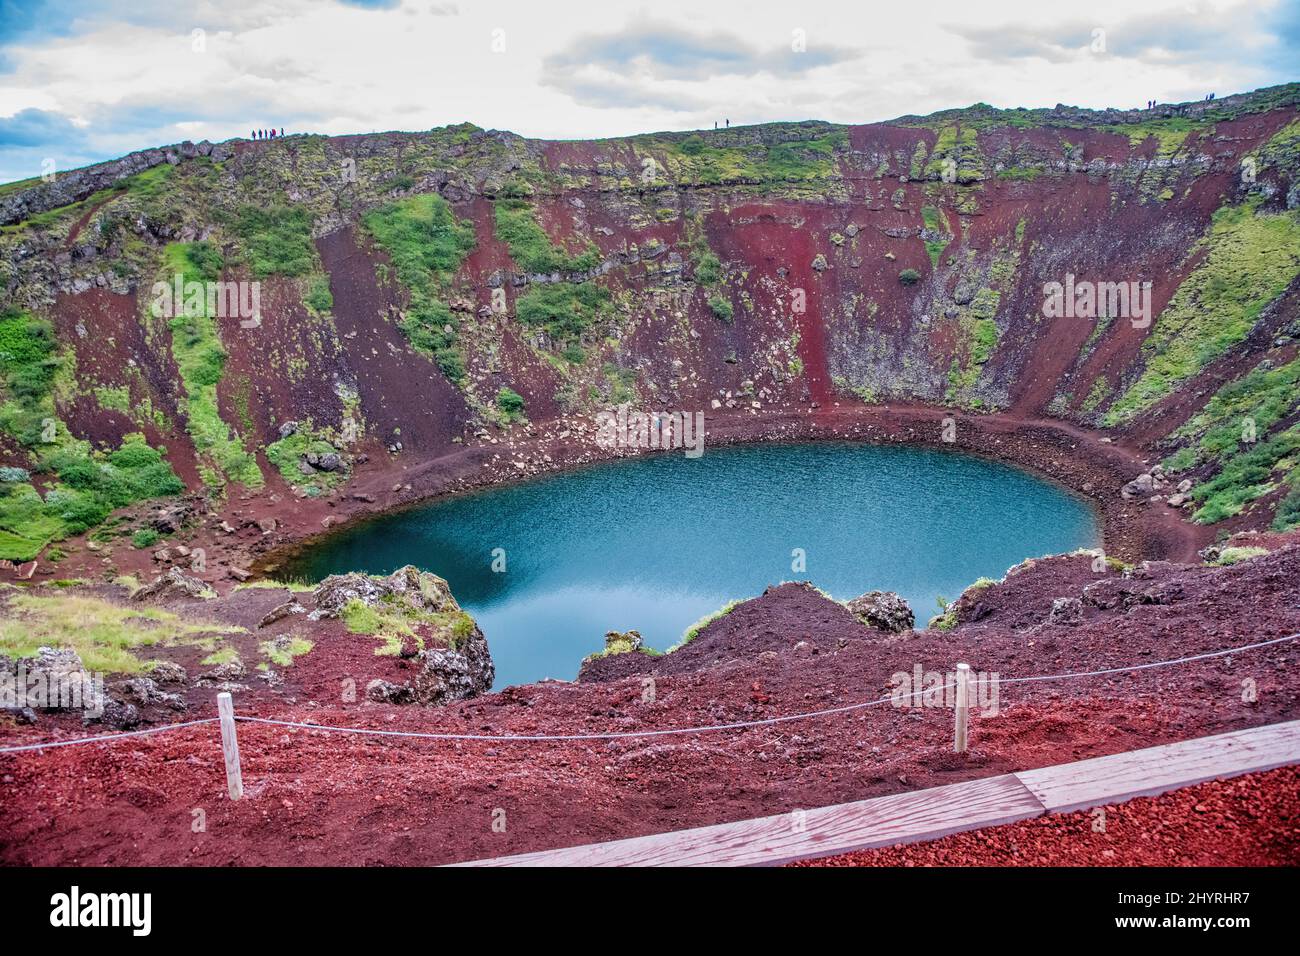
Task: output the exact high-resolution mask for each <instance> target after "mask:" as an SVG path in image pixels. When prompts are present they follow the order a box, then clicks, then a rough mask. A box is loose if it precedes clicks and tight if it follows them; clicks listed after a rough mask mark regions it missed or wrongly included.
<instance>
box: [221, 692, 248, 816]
mask: <svg viewBox="0 0 1300 956" xmlns="http://www.w3.org/2000/svg"><path fill="white" fill-rule="evenodd" d="M217 713H218V714H219V715H220V716H221V753H222V755H223V756H224V757H225V758H226V787H227V789H229V791H230V799H231V800H238V799H239V798H241V797H242V796H243V795H244V777H243V775H242V774H241V773H240V770H239V740H238V739H237V738H236V737H235V705H234V703H233V702H232V701H231V700H230V694H229V693H228V692H225V691H223V692H222V693H220V694H218V695H217Z"/></svg>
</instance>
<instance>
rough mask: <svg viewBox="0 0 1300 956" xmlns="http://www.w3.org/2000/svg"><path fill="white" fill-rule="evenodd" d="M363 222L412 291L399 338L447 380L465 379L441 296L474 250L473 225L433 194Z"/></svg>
mask: <svg viewBox="0 0 1300 956" xmlns="http://www.w3.org/2000/svg"><path fill="white" fill-rule="evenodd" d="M364 222H365V225H366V228H367V229H368V230H369V231H370V234H371V235H372V236H374V238H375V241H376V242H378V243H379V245H380V246H381V247H382V248H383V249H384V251H385V252H387V253H388V257H389V258H390V259H391V260H392V262H393V267H394V268H395V269H396V270H397V278H398V280H399V281H400V282H401V283H402V285H404V286H405V287H406V289H407V291H408V292H409V293H410V296H411V301H410V305H409V306H408V307H407V310H406V314H405V316H404V317H403V319H402V322H401V330H402V332H403V334H405V335H406V337H407V339H408V340H409V341H410V343H411V345H412V346H414V347H415V349H416V350H418V351H421V352H424V353H425V354H427V355H430V356H432V357H433V358H434V360H435V361H436V362H437V363H438V367H439V368H440V369H442V373H443V374H444V375H446V376H447V378H448V379H449V380H450V381H452V382H456V383H460V382H462V381H464V378H465V360H464V357H463V356H462V355H461V353H460V350H459V348H458V345H457V341H458V336H457V326H458V324H459V323H458V321H457V319H456V317H455V316H454V315H453V314H452V311H451V310H450V309H449V308H447V305H446V303H445V302H444V301H443V300H442V296H443V295H444V294H445V293H446V290H447V288H448V287H449V285H450V283H451V280H452V279H453V278H454V277H455V275H456V271H457V270H458V269H459V268H460V265H461V263H462V262H463V261H464V259H465V257H466V256H467V255H468V254H469V253H470V251H471V250H472V249H473V248H474V243H475V239H474V224H473V223H471V222H469V221H468V220H458V219H457V218H456V216H455V214H454V213H453V212H452V209H451V206H449V205H448V204H447V201H446V200H445V199H443V198H442V197H441V196H437V195H434V194H425V195H419V196H410V197H408V198H406V199H401V200H398V201H397V202H393V203H389V204H388V205H386V206H383V207H381V208H379V209H375V210H372V211H371V212H369V213H367V214H366V216H365V219H364ZM449 329H450V331H448V330H449Z"/></svg>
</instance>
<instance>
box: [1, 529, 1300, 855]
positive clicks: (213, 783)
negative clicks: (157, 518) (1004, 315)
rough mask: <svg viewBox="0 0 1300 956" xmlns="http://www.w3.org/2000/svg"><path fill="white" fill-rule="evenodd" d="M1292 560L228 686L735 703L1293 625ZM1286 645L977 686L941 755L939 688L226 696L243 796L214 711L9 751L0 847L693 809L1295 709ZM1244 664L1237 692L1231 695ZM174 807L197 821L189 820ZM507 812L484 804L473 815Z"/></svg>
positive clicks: (1171, 570) (799, 797) (808, 803)
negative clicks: (134, 734) (594, 652)
mask: <svg viewBox="0 0 1300 956" xmlns="http://www.w3.org/2000/svg"><path fill="white" fill-rule="evenodd" d="M1297 580H1300V544H1297V543H1295V542H1294V541H1291V542H1290V543H1288V544H1286V545H1285V546H1283V547H1282V548H1281V549H1280V550H1278V551H1275V552H1273V553H1272V554H1269V555H1267V556H1264V557H1261V558H1258V559H1255V560H1252V561H1248V562H1243V563H1240V564H1237V565H1234V566H1231V567H1227V568H1205V567H1192V566H1183V565H1173V564H1164V563H1158V562H1157V563H1152V564H1149V565H1145V566H1143V567H1140V568H1137V569H1135V570H1134V571H1133V572H1132V573H1130V574H1127V575H1124V574H1120V573H1117V572H1115V571H1109V570H1108V571H1106V572H1102V573H1100V574H1098V573H1094V572H1093V571H1092V569H1091V562H1090V561H1089V560H1088V559H1087V558H1086V557H1082V556H1080V557H1059V558H1051V559H1047V560H1044V561H1039V562H1035V563H1033V564H1031V565H1027V566H1025V567H1023V568H1022V569H1021V570H1019V571H1018V572H1017V573H1015V574H1013V575H1010V576H1008V578H1007V579H1006V581H1005V582H1004V583H1002V584H999V585H997V586H995V587H994V588H991V589H989V591H988V592H987V595H986V597H987V600H986V602H985V604H986V607H985V611H984V612H983V614H982V616H981V617H980V619H979V620H978V621H977V622H975V623H968V624H964V625H962V626H960V627H959V628H957V629H956V630H954V631H951V632H946V633H945V632H942V631H925V632H908V633H905V634H902V635H892V636H888V635H884V634H881V633H880V632H878V631H874V630H871V629H869V628H866V627H864V626H862V625H860V624H858V623H857V622H856V621H853V620H848V619H846V616H845V615H844V614H843V613H842V611H841V609H839V608H838V606H837V605H834V604H833V603H832V602H829V601H825V599H822V598H820V597H819V596H817V595H816V594H815V593H814V592H812V591H810V590H809V589H807V588H806V587H803V586H801V585H796V584H790V585H783V586H781V587H777V588H771V589H769V590H768V591H767V592H766V593H765V594H764V595H763V596H761V597H759V598H757V599H755V600H754V601H752V602H750V603H749V604H747V605H742V607H741V608H738V609H737V610H736V611H733V612H732V613H731V614H730V615H727V616H726V617H723V618H721V619H719V620H717V621H715V622H714V623H713V624H711V625H710V626H708V627H706V628H705V629H704V630H703V631H702V632H701V634H700V635H699V636H698V637H697V638H696V639H695V641H694V642H693V644H692V645H688V646H689V648H690V652H691V655H692V657H693V659H692V660H691V661H689V662H688V663H690V664H691V665H692V666H690V667H689V668H686V669H682V668H680V667H678V666H677V665H675V664H673V662H672V658H671V657H669V658H666V659H651V660H650V661H648V662H647V661H640V663H642V664H643V665H644V666H642V667H639V668H633V671H634V672H632V673H626V674H601V673H595V672H588V673H585V674H584V677H583V679H581V680H580V681H578V682H576V683H560V682H548V683H542V684H534V685H528V686H523V687H514V688H508V689H506V690H504V691H502V692H500V693H494V694H489V695H486V696H483V697H480V698H476V699H471V700H467V701H461V702H458V703H456V704H453V705H451V706H448V707H445V708H430V709H422V708H415V707H395V706H391V705H386V704H375V703H370V702H366V701H364V699H363V700H362V701H360V702H358V703H353V704H349V703H344V702H342V701H341V700H340V694H339V687H340V686H341V685H340V682H341V681H342V680H344V679H345V678H348V677H351V678H353V679H354V680H356V682H357V685H358V687H362V686H364V683H365V681H366V680H368V679H369V678H370V677H371V676H375V675H373V674H372V672H371V670H369V669H368V667H373V666H377V665H374V664H373V663H370V664H368V663H367V661H373V655H372V654H371V653H370V650H371V648H372V646H373V640H372V639H365V638H360V637H350V636H348V635H344V634H334V635H322V637H321V640H320V646H321V647H322V648H327V647H328V648H330V649H331V650H329V651H327V652H325V653H320V654H318V653H317V652H315V651H314V652H312V653H311V654H308V655H306V656H305V657H302V658H299V660H298V662H297V663H295V665H294V666H293V667H291V668H287V669H285V670H284V671H283V674H284V677H285V684H284V686H283V688H282V691H281V693H280V695H278V696H277V695H273V694H270V693H267V692H261V693H257V694H252V695H240V697H239V699H238V702H237V707H238V709H239V712H240V713H241V714H243V715H248V716H252V715H257V716H264V717H271V718H276V719H285V720H291V721H297V722H311V723H316V724H323V725H332V726H342V727H354V728H367V729H372V730H385V731H399V732H408V733H410V732H414V733H443V734H475V735H479V734H481V735H488V736H519V735H538V734H544V735H556V734H601V733H620V732H622V733H626V732H635V731H646V730H664V729H675V728H690V727H699V726H702V725H710V724H718V723H732V722H738V721H751V720H759V719H765V718H772V717H780V716H787V715H797V714H801V713H806V712H808V711H813V710H819V709H825V708H834V707H839V706H843V705H846V704H854V703H860V702H864V701H871V700H876V699H879V698H881V697H887V696H888V695H889V692H890V685H891V675H893V674H894V673H897V672H899V671H910V670H911V669H912V667H913V665H914V664H917V663H919V664H921V665H922V667H923V668H924V669H925V670H937V671H946V670H949V669H951V667H952V665H953V664H954V663H955V662H956V661H958V660H966V661H969V662H970V663H971V664H972V666H973V667H974V668H975V669H976V670H977V671H996V672H997V673H999V674H1000V675H1001V677H1002V678H1003V679H1006V678H1009V677H1014V676H1033V675H1041V674H1056V673H1064V672H1073V671H1083V670H1099V669H1106V668H1113V667H1122V666H1124V665H1125V664H1132V663H1150V662H1154V661H1159V660H1166V659H1171V658H1176V657H1182V656H1187V655H1193V654H1200V653H1206V652H1210V651H1215V650H1219V649H1222V648H1230V647H1234V646H1239V645H1243V644H1247V643H1252V642H1257V641H1262V640H1267V639H1270V638H1274V637H1281V636H1285V635H1289V634H1294V633H1297V632H1300V601H1297V595H1296V590H1295V582H1296V581H1297ZM1085 588H1087V589H1088V590H1087V591H1086V592H1085V590H1084V589H1085ZM246 593H248V592H240V594H246ZM1243 594H1249V595H1251V598H1250V600H1249V601H1247V602H1243V601H1241V600H1240V595H1243ZM1061 596H1083V597H1084V601H1083V605H1082V612H1081V613H1082V618H1081V620H1079V621H1078V623H1075V624H1065V623H1053V622H1052V621H1051V620H1050V619H1049V614H1050V610H1051V605H1052V601H1053V599H1054V598H1056V597H1061ZM268 600H269V599H268ZM208 605H211V602H207V605H205V606H204V611H205V612H207V611H208ZM349 642H352V643H349ZM349 648H351V653H348V652H347V651H348V649H349ZM1298 656H1300V647H1297V645H1296V643H1282V644H1275V645H1271V646H1268V647H1264V648H1259V649H1255V650H1249V651H1242V652H1239V653H1235V654H1232V655H1230V656H1221V657H1216V658H1211V659H1205V660H1199V661H1195V662H1192V663H1186V664H1181V665H1178V666H1174V667H1167V668H1155V669H1148V670H1143V671H1128V672H1119V673H1112V674H1106V675H1102V676H1098V677H1092V678H1086V679H1074V680H1059V681H1055V680H1054V681H1043V682H1034V683H1027V684H1004V685H1003V686H1002V690H1001V693H1000V700H999V712H998V714H997V715H996V716H994V715H988V716H980V717H976V718H975V719H974V720H973V721H972V724H973V726H972V730H971V750H970V751H969V752H968V753H967V754H964V755H960V756H959V755H954V754H953V753H952V752H951V744H950V741H951V728H952V723H951V719H952V718H951V714H950V713H949V712H948V711H947V710H946V709H943V708H896V707H893V706H891V705H889V704H884V705H877V706H872V707H868V708H863V709H859V710H854V711H850V712H846V713H840V714H835V715H832V716H826V717H819V718H804V719H801V720H798V721H790V722H785V723H778V724H770V725H766V726H760V727H750V728H746V729H741V730H729V731H720V732H712V733H692V734H685V735H670V736H659V737H641V738H637V737H624V738H619V739H596V740H577V741H574V740H568V741H547V742H535V741H514V742H511V741H507V740H500V741H497V740H493V741H464V740H461V741H454V740H430V739H419V738H401V737H379V736H362V735H357V734H340V733H333V732H329V731H325V730H314V729H302V728H288V727H281V726H273V725H266V724H249V723H241V724H240V725H239V736H240V747H241V752H242V757H243V775H244V782H245V786H246V788H247V799H245V800H244V801H241V802H238V803H231V802H230V801H229V800H228V799H226V797H225V795H224V788H225V781H224V773H223V769H222V762H221V752H220V747H219V743H218V733H217V728H216V726H215V725H213V724H207V725H203V726H199V727H193V728H186V729H182V730H178V731H170V732H166V733H161V734H157V735H154V736H148V737H141V738H132V739H126V740H122V741H119V742H116V743H111V744H103V745H99V744H91V745H81V746H73V747H64V748H59V749H55V750H47V751H41V752H27V753H21V754H6V755H0V862H3V863H6V864H42V863H79V864H92V865H123V864H153V863H157V864H180V863H191V862H192V863H199V864H205V865H230V864H264V863H268V864H269V863H285V864H425V863H442V862H451V861H457V860H468V859H476V858H483V857H489V856H496V855H502V854H509V853H518V852H526V851H531V850H540V849H547V848H554V847H561V846H573V845H580V844H585V843H593V842H600V841H604V840H609V839H615V838H620V837H628V836H637V835H642V834H648V833H656V832H663V831H667V830H675V829H681V828H685V827H693V826H702V825H707V824H711V823H720V822H726V821H731V820H739V819H745V818H749V817H755V816H764V815H768V814H773V813H780V812H788V811H791V810H794V809H801V808H810V807H817V806H826V805H830V804H835V803H842V802H846V801H850V800H857V799H864V798H867V797H872V796H880V795H884V794H889V793H898V792H903V791H910V790H916V789H921V788H925V787H932V786H938V785H942V784H947V783H954V782H957V781H961V780H969V779H974V778H979V777H985V776H991V775H995V774H1001V773H1007V772H1011V771H1015V770H1022V769H1028V768H1033V767H1041V766H1048V765H1052V764H1058V763H1065V762H1068V761H1072V760H1079V759H1085V758H1088V757H1094V756H1100V755H1103V754H1109V753H1117V752H1121V751H1126V750H1133V749H1137V748H1141V747H1148V746H1152V745H1155V744H1159V743H1167V742H1173V741H1177V740H1185V739H1189V738H1193V737H1200V736H1205V735H1208V734H1214V733H1221V732H1224V731H1228V730H1232V729H1239V728H1244V727H1252V726H1259V725H1263V724H1268V723H1275V722H1278V721H1282V720H1288V719H1295V718H1296V717H1297V716H1298V715H1300V675H1298V674H1297V670H1296V667H1295V663H1296V660H1297V657H1298ZM638 657H639V655H638ZM628 659H629V660H637V658H634V657H629V658H628ZM656 660H661V661H664V662H665V663H666V664H667V665H668V666H665V665H664V664H660V665H655V664H654V661H656ZM683 660H685V659H683ZM384 666H389V665H387V664H386V665H384ZM647 679H650V681H651V682H652V683H650V684H647ZM1247 680H1249V681H1250V682H1251V683H1250V686H1252V687H1253V688H1254V690H1255V694H1254V696H1253V699H1243V698H1249V697H1250V695H1246V694H1244V693H1243V687H1244V686H1245V685H1244V683H1243V682H1246V681H1247ZM254 682H255V681H254ZM648 686H652V687H653V689H654V693H653V695H650V696H647V694H646V688H647V687H648ZM212 712H213V709H212V707H211V704H210V701H208V700H203V699H192V702H191V707H190V710H189V713H188V714H187V715H186V716H188V717H190V718H197V717H202V716H210V715H211V714H212ZM166 719H176V718H174V717H171V718H166ZM81 733H85V731H84V730H83V729H82V728H81V727H80V724H79V722H75V721H72V720H71V719H70V718H59V719H54V718H46V717H42V718H41V720H40V723H39V724H38V725H37V726H35V727H6V728H3V729H0V745H6V744H10V745H11V744H17V743H22V742H31V741H33V740H43V739H50V738H54V737H67V736H71V735H74V734H81ZM195 810H202V811H203V814H202V817H203V819H204V820H205V827H206V829H205V830H204V831H203V832H197V833H196V832H194V830H193V829H192V823H193V821H194V820H195V819H196V815H195V814H194V811H195ZM502 814H504V817H502ZM502 819H504V822H505V830H504V832H501V831H500V829H499V827H498V828H496V829H494V827H493V823H494V821H498V822H499V821H501V820H502Z"/></svg>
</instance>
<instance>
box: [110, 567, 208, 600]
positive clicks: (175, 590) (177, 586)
mask: <svg viewBox="0 0 1300 956" xmlns="http://www.w3.org/2000/svg"><path fill="white" fill-rule="evenodd" d="M215 596H216V595H215V592H213V590H212V589H211V588H209V587H208V586H207V584H205V583H204V582H202V581H200V580H199V579H198V578H192V577H190V576H189V575H188V574H186V573H185V572H184V571H182V570H181V569H180V568H169V569H168V571H167V573H166V574H164V575H162V576H161V577H158V578H155V579H154V580H153V581H152V582H150V583H149V584H146V585H144V586H143V587H141V588H140V589H139V590H137V591H136V592H135V593H134V594H132V595H131V600H132V601H154V600H162V601H166V600H172V599H173V598H200V599H202V598H210V597H215Z"/></svg>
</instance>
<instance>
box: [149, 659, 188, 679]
mask: <svg viewBox="0 0 1300 956" xmlns="http://www.w3.org/2000/svg"><path fill="white" fill-rule="evenodd" d="M149 676H150V677H152V678H153V679H154V680H155V681H157V682H158V683H159V684H184V683H185V682H186V681H187V680H188V679H189V675H188V674H186V673H185V668H184V667H182V666H181V665H180V664H176V663H173V662H172V661H155V662H154V665H153V668H152V669H151V670H150V671H149Z"/></svg>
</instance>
